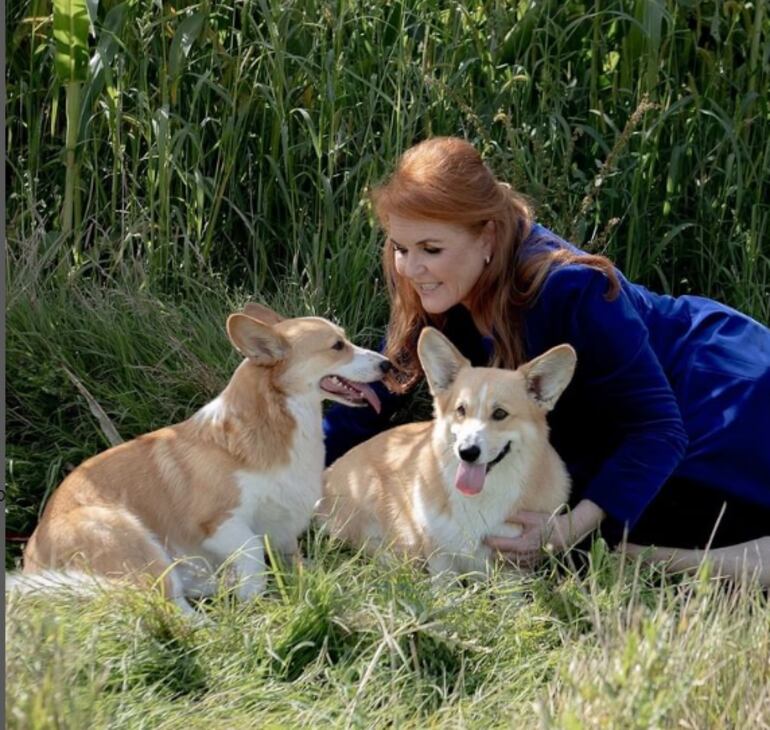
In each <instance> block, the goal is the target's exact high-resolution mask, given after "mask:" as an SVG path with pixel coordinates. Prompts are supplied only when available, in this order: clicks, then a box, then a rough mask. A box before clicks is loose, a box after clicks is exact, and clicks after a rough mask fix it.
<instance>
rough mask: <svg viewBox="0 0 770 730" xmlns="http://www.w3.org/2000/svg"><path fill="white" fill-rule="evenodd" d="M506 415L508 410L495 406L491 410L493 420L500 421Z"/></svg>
mask: <svg viewBox="0 0 770 730" xmlns="http://www.w3.org/2000/svg"><path fill="white" fill-rule="evenodd" d="M507 417H508V411H506V410H505V409H503V408H495V410H494V411H492V420H493V421H502V420H503V419H504V418H507Z"/></svg>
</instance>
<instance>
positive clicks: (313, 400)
mask: <svg viewBox="0 0 770 730" xmlns="http://www.w3.org/2000/svg"><path fill="white" fill-rule="evenodd" d="M227 334H228V336H229V338H230V340H231V342H232V344H233V345H234V346H235V348H236V349H237V350H238V351H239V352H240V353H241V354H242V355H244V357H245V359H244V360H243V362H242V363H241V364H240V365H239V366H238V368H237V369H236V371H235V373H234V375H233V376H232V378H231V380H230V382H229V384H228V385H227V387H226V388H225V389H224V391H223V392H222V393H221V394H220V395H219V397H217V398H216V399H215V400H213V401H212V402H210V403H209V404H208V405H206V406H204V407H203V408H201V409H200V410H199V411H198V412H197V413H196V414H195V415H193V416H192V417H191V418H189V419H188V420H186V421H184V422H182V423H179V424H176V425H173V426H169V427H167V428H161V429H159V430H157V431H153V432H152V433H148V434H146V435H144V436H140V437H139V438H136V439H134V440H133V441H129V442H127V443H125V444H121V445H119V446H115V447H113V448H111V449H109V450H107V451H105V452H104V453H101V454H99V455H97V456H95V457H93V458H91V459H88V460H87V461H85V462H84V463H83V464H82V465H80V466H79V467H78V468H77V469H75V470H74V471H73V472H72V473H71V474H70V475H69V476H68V477H67V478H66V479H65V480H64V481H63V482H62V483H61V485H60V486H59V488H58V489H57V490H56V492H55V493H54V494H53V496H52V497H51V499H50V501H49V502H48V504H47V505H46V508H45V511H44V513H43V516H42V518H41V521H40V524H39V525H38V526H37V528H36V530H35V532H34V534H33V535H32V537H31V539H30V541H29V543H28V545H27V547H26V550H25V552H24V567H23V573H24V574H26V575H23V576H21V578H20V579H19V580H18V581H17V582H24V581H28V582H31V583H32V584H34V580H35V578H37V580H38V582H39V584H40V586H41V587H42V586H43V585H45V584H48V585H50V584H51V583H53V584H56V582H57V577H58V578H59V579H60V580H61V581H62V584H65V585H66V584H68V583H71V584H78V585H82V584H83V583H87V582H88V580H89V579H93V578H96V579H107V581H108V582H110V581H112V580H124V581H129V582H131V583H135V584H140V585H149V584H151V583H152V584H156V585H159V586H162V587H163V588H164V590H165V594H166V595H167V596H168V597H170V598H172V599H173V600H174V601H175V602H176V603H177V604H178V605H179V606H180V607H181V608H182V610H183V611H185V612H191V611H192V610H193V609H192V607H191V606H190V604H189V603H188V602H187V600H186V598H185V597H186V596H194V595H198V596H200V595H205V594H207V593H210V592H212V591H213V589H214V587H215V584H214V581H213V580H212V576H213V573H214V571H216V570H217V569H218V568H219V567H220V566H222V565H223V564H226V565H227V566H228V568H229V570H230V571H231V573H230V575H231V577H232V578H233V579H234V581H235V585H236V593H237V595H238V596H239V597H240V598H242V599H248V598H250V597H253V596H255V595H257V594H259V593H260V592H261V591H262V590H263V589H264V587H265V550H264V538H265V536H267V537H268V539H269V540H270V543H271V545H272V546H274V547H275V548H276V550H277V551H279V552H280V553H284V554H293V553H295V552H296V551H297V537H298V536H299V535H300V534H301V533H302V532H303V531H304V530H305V529H306V528H307V526H308V524H309V522H310V519H311V517H312V513H313V507H314V505H315V504H316V502H317V501H318V500H319V498H320V497H321V490H322V486H321V479H322V474H323V467H324V444H323V434H322V427H321V418H322V414H321V405H322V401H323V400H325V399H328V400H334V401H339V402H342V403H346V404H351V405H366V404H367V403H369V404H370V405H371V406H372V407H374V408H375V409H379V407H380V403H379V400H378V398H377V396H376V394H375V393H374V391H373V390H372V389H371V387H369V386H368V385H366V384H365V382H366V381H374V380H380V379H381V378H382V376H383V374H384V373H385V372H387V370H388V369H389V368H390V363H389V362H388V360H387V359H386V358H385V357H383V356H382V355H380V354H378V353H376V352H372V351H370V350H364V349H362V348H360V347H356V346H354V345H353V344H351V343H350V342H349V341H348V340H347V339H346V338H345V334H344V332H343V331H342V330H341V329H340V328H339V327H337V326H335V325H333V324H332V323H330V322H328V321H326V320H324V319H321V318H318V317H301V318H297V319H282V318H281V317H280V316H279V315H277V314H276V313H275V312H272V311H271V310H269V309H267V308H265V307H262V306H260V305H256V304H250V305H247V306H246V308H245V313H236V314H232V315H231V316H230V317H229V318H228V320H227Z"/></svg>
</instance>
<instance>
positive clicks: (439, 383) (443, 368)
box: [417, 327, 471, 396]
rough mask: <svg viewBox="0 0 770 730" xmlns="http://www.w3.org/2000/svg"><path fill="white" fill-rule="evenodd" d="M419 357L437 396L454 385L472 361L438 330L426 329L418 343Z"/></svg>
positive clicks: (421, 333)
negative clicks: (461, 371)
mask: <svg viewBox="0 0 770 730" xmlns="http://www.w3.org/2000/svg"><path fill="white" fill-rule="evenodd" d="M417 356H418V357H419V358H420V364H421V365H422V369H423V371H424V372H425V378H426V379H427V381H428V387H429V388H430V392H431V393H432V394H433V395H434V396H435V395H438V394H439V393H440V392H441V391H443V390H446V389H447V388H448V387H449V386H450V385H452V383H454V381H455V378H456V377H457V373H459V372H460V369H461V368H464V367H469V366H470V364H471V363H470V361H469V360H467V359H466V358H464V357H463V356H462V355H461V354H460V351H459V350H458V349H457V348H456V347H455V346H454V345H453V344H452V343H451V342H450V341H449V340H448V339H447V338H446V337H445V336H444V335H442V334H441V332H439V331H438V330H437V329H435V328H433V327H425V328H424V329H423V330H422V332H420V339H419V340H418V341H417Z"/></svg>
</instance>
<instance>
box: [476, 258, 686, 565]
mask: <svg viewBox="0 0 770 730" xmlns="http://www.w3.org/2000/svg"><path fill="white" fill-rule="evenodd" d="M607 284H608V282H607V278H606V277H605V276H604V274H602V273H601V272H599V271H596V270H594V269H590V268H588V267H585V266H580V265H569V266H564V267H561V268H560V269H558V270H555V271H554V272H553V273H552V274H551V275H550V276H549V278H548V280H547V281H546V284H545V285H544V288H543V291H542V292H541V296H540V301H539V303H538V306H537V307H536V310H535V312H534V317H533V318H532V319H531V320H529V321H528V325H529V324H530V323H531V326H532V327H533V328H536V330H537V331H538V332H541V333H546V334H547V336H546V337H545V339H544V342H543V344H544V345H547V346H551V345H553V344H558V343H559V342H569V343H570V344H571V345H572V346H573V347H574V348H575V350H576V352H577V356H578V367H577V371H576V374H575V378H574V381H573V383H572V384H571V385H570V386H569V388H571V389H573V400H572V403H571V404H568V405H566V406H563V407H564V408H573V409H574V412H571V411H562V412H561V413H560V414H559V423H560V428H561V431H560V433H559V436H560V438H561V441H562V445H563V446H564V442H566V444H567V445H568V444H569V439H570V438H572V439H580V443H581V448H582V449H586V448H587V449H592V448H593V449H595V450H596V451H595V453H603V454H604V457H603V460H602V461H601V462H600V463H598V465H597V466H596V467H594V468H593V470H592V472H591V473H592V476H591V477H590V478H589V479H588V481H587V482H585V483H583V484H581V485H580V493H579V495H578V496H579V498H580V499H581V501H580V502H579V503H578V505H577V506H576V507H575V509H574V510H573V511H572V512H571V513H569V514H566V515H560V516H558V517H554V518H553V519H551V518H550V515H539V516H529V515H525V518H524V521H525V523H526V524H525V528H527V529H525V534H524V535H522V537H520V538H519V539H518V540H519V541H518V542H506V543H490V544H499V545H504V546H505V549H506V550H508V551H509V552H511V553H513V552H517V553H518V552H520V553H521V554H522V555H524V554H527V553H530V552H531V551H538V550H539V547H540V545H539V544H538V543H539V542H541V540H542V535H543V531H544V530H545V531H546V533H548V534H549V537H548V540H547V541H549V542H550V543H551V544H552V545H553V546H554V548H560V547H562V548H566V547H569V545H571V544H574V543H575V538H576V537H578V538H579V537H582V536H584V535H585V534H588V533H589V532H590V531H592V530H593V529H596V527H597V526H598V525H599V523H600V522H602V520H604V519H605V517H606V518H608V519H607V522H608V529H609V530H610V532H611V533H616V534H617V536H618V537H619V536H620V535H621V534H622V531H623V528H624V527H628V528H631V527H633V525H634V524H635V523H636V521H637V520H638V519H639V517H640V516H641V515H642V513H643V512H644V510H645V509H646V508H647V505H648V504H649V503H650V502H651V501H652V499H654V497H655V495H656V494H657V492H658V491H659V489H660V488H661V487H662V485H663V484H664V483H665V482H666V480H667V479H669V477H670V476H671V474H672V473H673V471H674V470H675V469H676V467H677V466H678V465H679V463H680V462H681V460H682V459H683V458H684V455H685V452H686V449H687V444H688V438H687V433H686V431H685V428H684V423H683V421H682V417H681V413H680V411H679V404H678V402H677V400H676V397H675V395H674V393H673V390H672V388H671V384H670V383H669V381H668V378H667V376H666V374H665V372H664V371H663V367H662V365H661V363H660V361H659V360H658V358H657V355H656V353H655V351H654V350H653V349H652V346H651V345H650V339H649V333H648V331H647V326H646V324H645V322H644V321H643V319H642V318H641V316H640V315H639V313H638V312H637V310H636V308H635V306H634V304H633V301H632V299H631V295H630V294H629V293H628V292H627V291H624V290H623V289H621V291H620V293H619V295H618V296H617V297H616V298H615V299H613V300H611V301H608V300H607V299H606V298H605V294H606V291H607ZM575 404H579V405H578V406H575ZM561 405H562V404H557V406H556V408H557V409H559V408H560V406H561ZM555 415H556V414H555ZM596 419H601V420H599V421H597V420H596ZM594 425H595V426H596V428H593V429H592V426H594ZM587 433H596V435H597V437H599V434H601V438H611V439H612V443H610V442H604V441H596V440H594V439H587V438H585V436H586V434H587ZM587 456H588V457H590V456H591V455H590V454H587ZM517 518H518V516H516V518H515V519H512V521H514V522H515V521H518V519H517ZM554 530H556V531H557V533H558V534H557V536H556V537H555V538H554V537H553V535H552V533H553V532H554Z"/></svg>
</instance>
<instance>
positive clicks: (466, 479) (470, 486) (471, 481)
mask: <svg viewBox="0 0 770 730" xmlns="http://www.w3.org/2000/svg"><path fill="white" fill-rule="evenodd" d="M486 475H487V465H486V464H469V463H468V462H467V461H461V462H460V465H459V466H458V467H457V474H456V475H455V487H457V489H458V490H460V491H461V492H462V493H463V494H478V493H479V492H480V491H481V490H482V489H484V478H485V477H486Z"/></svg>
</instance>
